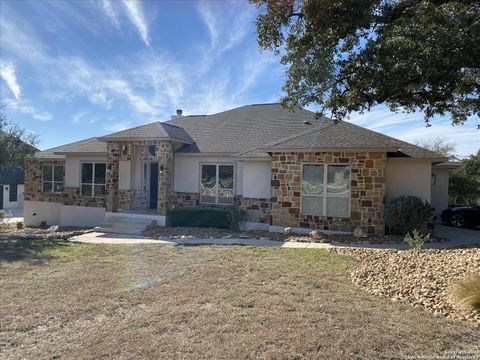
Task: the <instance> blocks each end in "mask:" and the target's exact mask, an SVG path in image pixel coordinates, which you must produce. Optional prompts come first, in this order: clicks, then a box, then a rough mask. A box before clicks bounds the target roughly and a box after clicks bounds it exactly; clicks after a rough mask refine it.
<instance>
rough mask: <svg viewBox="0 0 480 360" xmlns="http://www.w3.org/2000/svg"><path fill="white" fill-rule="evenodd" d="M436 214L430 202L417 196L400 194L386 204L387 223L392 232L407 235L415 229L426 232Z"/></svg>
mask: <svg viewBox="0 0 480 360" xmlns="http://www.w3.org/2000/svg"><path fill="white" fill-rule="evenodd" d="M434 214H435V212H434V209H433V208H432V207H431V206H430V204H429V203H428V202H426V201H425V202H423V201H422V200H421V199H420V198H418V197H416V196H400V197H398V198H395V199H392V200H390V201H389V202H387V204H386V205H385V215H384V216H385V225H386V226H388V229H389V232H390V233H391V234H400V235H406V234H408V233H409V232H412V231H413V230H417V231H419V232H420V233H421V234H426V233H428V231H427V230H428V224H431V223H433V218H434Z"/></svg>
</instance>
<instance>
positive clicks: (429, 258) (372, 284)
mask: <svg viewBox="0 0 480 360" xmlns="http://www.w3.org/2000/svg"><path fill="white" fill-rule="evenodd" d="M332 251H335V252H339V253H342V254H348V255H352V256H354V257H355V258H356V259H357V260H358V261H359V264H358V266H357V267H356V268H355V270H353V271H352V272H351V278H352V281H353V282H354V283H355V284H357V285H359V286H361V287H362V288H364V289H365V290H367V292H369V293H371V294H375V295H380V296H386V297H389V298H390V299H391V300H392V301H394V302H396V301H400V302H404V303H408V304H411V305H413V306H416V307H423V308H425V309H427V310H429V311H431V312H433V313H434V314H435V315H437V316H446V317H447V318H450V319H458V320H468V321H472V322H476V323H477V325H478V326H480V311H477V310H473V311H471V310H465V309H461V308H459V307H458V306H456V305H455V303H454V301H453V300H452V299H451V292H452V289H453V286H455V285H456V284H457V283H458V282H459V281H461V280H462V279H464V278H466V277H468V276H469V275H472V274H474V273H476V272H477V273H480V249H478V248H462V249H450V250H435V249H424V250H420V251H418V250H407V251H398V250H372V249H334V250H332Z"/></svg>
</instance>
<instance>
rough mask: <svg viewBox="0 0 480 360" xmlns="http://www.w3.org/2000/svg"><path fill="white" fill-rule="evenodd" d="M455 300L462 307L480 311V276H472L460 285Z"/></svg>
mask: <svg viewBox="0 0 480 360" xmlns="http://www.w3.org/2000/svg"><path fill="white" fill-rule="evenodd" d="M453 298H454V300H455V301H456V303H457V304H458V305H459V306H461V307H466V308H470V309H476V310H480V275H478V274H476V275H472V276H470V277H468V278H466V279H465V280H463V281H461V282H460V283H458V284H457V285H456V286H455V288H454V290H453Z"/></svg>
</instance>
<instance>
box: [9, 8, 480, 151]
mask: <svg viewBox="0 0 480 360" xmlns="http://www.w3.org/2000/svg"><path fill="white" fill-rule="evenodd" d="M255 14H256V8H255V7H254V6H252V5H249V4H248V3H247V2H243V1H233V2H226V1H222V2H221V1H205V2H189V1H179V2H173V1H172V2H167V1H144V2H139V1H122V0H114V1H100V0H99V1H87V0H85V1H5V0H2V1H0V50H1V53H0V75H1V79H0V98H1V102H2V103H4V104H5V105H6V109H5V110H6V112H7V115H8V117H9V119H11V120H14V121H16V122H18V123H20V124H22V125H23V126H25V127H26V128H27V129H29V130H31V131H33V132H36V133H38V134H39V136H40V144H39V147H40V148H41V149H45V148H49V147H53V146H56V145H60V144H64V143H67V142H71V141H76V140H80V139H83V138H87V137H91V136H100V135H103V134H107V133H110V132H113V131H117V130H121V129H124V128H128V127H132V126H136V125H141V124H144V123H148V122H152V121H157V120H158V121H164V120H168V119H169V118H170V115H172V114H174V113H175V110H176V109H183V111H184V114H211V113H215V112H219V111H223V110H227V109H229V108H233V107H237V106H242V105H245V104H252V103H264V102H277V101H279V99H280V97H281V95H282V90H281V87H282V84H283V81H284V69H283V68H282V66H281V65H280V63H279V58H278V57H276V56H274V55H273V54H271V53H269V52H261V51H259V50H258V47H257V43H256V38H255V27H254V24H253V21H254V19H255ZM350 121H352V122H354V123H356V124H358V125H361V126H365V127H368V128H370V129H373V130H375V131H379V132H383V133H385V134H388V135H391V136H394V137H397V138H400V139H403V140H406V141H410V142H413V141H415V140H418V139H428V138H432V137H438V136H441V137H446V138H447V139H448V140H449V141H451V142H454V143H456V153H457V154H459V155H463V156H464V155H468V154H471V153H473V152H476V151H477V149H478V148H479V146H480V140H479V139H480V136H479V135H480V132H479V131H478V130H477V129H476V126H477V122H476V119H472V120H471V121H469V122H468V123H467V124H465V125H463V126H457V127H452V126H451V125H450V121H449V119H448V118H437V119H435V120H434V121H433V122H432V125H433V126H432V127H430V128H425V126H424V123H423V115H422V114H421V113H415V114H395V113H391V112H390V111H389V110H388V109H386V108H385V107H381V106H380V107H377V108H375V109H374V110H373V111H372V112H370V113H366V114H363V115H359V114H353V115H352V116H351V118H350Z"/></svg>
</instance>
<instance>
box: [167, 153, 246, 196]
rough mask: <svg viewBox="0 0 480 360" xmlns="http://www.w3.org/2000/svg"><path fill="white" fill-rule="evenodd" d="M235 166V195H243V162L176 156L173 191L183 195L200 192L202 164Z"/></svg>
mask: <svg viewBox="0 0 480 360" xmlns="http://www.w3.org/2000/svg"><path fill="white" fill-rule="evenodd" d="M201 163H210V164H215V163H218V164H234V165H235V195H241V194H242V193H243V162H242V161H238V160H236V159H232V158H229V157H212V156H188V155H179V154H175V155H174V161H173V171H174V176H173V177H174V182H173V184H174V187H173V191H175V192H183V193H198V192H200V164H201Z"/></svg>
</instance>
